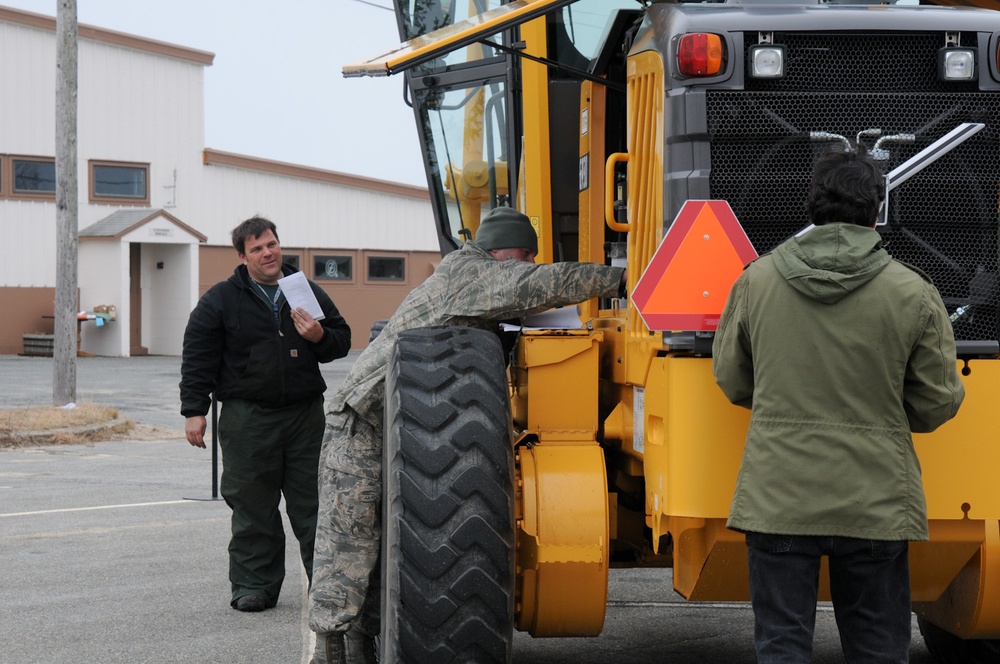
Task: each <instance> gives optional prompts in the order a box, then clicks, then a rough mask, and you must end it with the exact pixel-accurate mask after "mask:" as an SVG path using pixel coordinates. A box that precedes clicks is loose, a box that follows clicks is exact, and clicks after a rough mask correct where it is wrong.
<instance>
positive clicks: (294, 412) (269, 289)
mask: <svg viewBox="0 0 1000 664" xmlns="http://www.w3.org/2000/svg"><path fill="white" fill-rule="evenodd" d="M232 239H233V246H234V247H235V248H236V251H237V253H238V254H239V257H240V260H241V261H242V262H243V264H242V265H240V266H238V267H237V268H236V270H235V272H234V274H233V276H231V277H230V278H229V279H227V280H226V281H223V282H220V283H218V284H216V285H215V286H213V287H212V288H211V289H209V290H208V292H206V293H205V294H204V295H203V296H202V298H201V300H199V301H198V305H197V306H196V307H195V309H194V311H192V312H191V317H190V319H189V320H188V324H187V329H186V330H185V332H184V351H183V358H182V361H181V382H180V389H181V415H183V416H184V417H185V418H187V419H186V423H185V427H184V429H185V434H186V436H187V440H188V442H189V443H190V444H191V445H194V446H195V447H202V448H204V447H205V429H206V421H205V414H206V413H207V412H208V409H209V406H210V404H211V395H212V393H214V394H215V396H216V398H217V399H218V400H219V401H221V402H223V407H222V412H221V415H220V416H219V425H218V428H219V444H220V447H221V448H222V457H223V461H224V467H223V473H222V497H223V498H225V500H226V503H227V504H228V505H229V507H230V508H232V510H233V517H232V539H231V540H230V542H229V580H230V582H231V583H232V600H231V605H232V606H233V608H235V609H238V610H240V611H263V610H264V609H266V608H269V607H272V606H274V605H275V604H276V603H277V601H278V594H279V593H280V591H281V584H282V581H283V580H284V577H285V533H284V530H283V528H282V525H281V515H280V514H279V512H278V503H279V502H280V500H281V494H282V493H284V496H285V504H286V512H287V513H288V520H289V521H290V522H291V526H292V531H293V532H294V533H295V537H296V539H298V541H299V549H300V552H301V556H302V563H303V564H304V565H305V568H306V574H307V575H308V577H309V580H310V583H311V582H312V559H313V540H314V539H315V536H316V510H317V504H318V494H317V469H318V465H319V451H320V446H321V444H322V440H323V429H324V425H325V417H324V414H323V392H324V391H325V390H326V382H325V381H324V380H323V376H322V374H321V373H320V370H319V363H320V362H324V363H325V362H330V361H332V360H335V359H337V358H340V357H344V356H345V355H346V354H347V351H348V350H350V348H351V329H350V328H349V327H348V325H347V323H346V322H345V321H344V319H343V318H342V317H341V316H340V313H339V312H338V311H337V307H336V306H334V304H333V301H332V300H331V299H330V298H329V296H327V294H326V293H325V292H324V291H323V290H322V289H321V288H320V287H319V286H317V285H316V284H314V283H312V282H309V286H310V288H311V289H312V292H313V294H315V296H316V299H317V301H318V302H319V305H320V308H321V309H322V311H323V318H322V320H316V319H314V318H313V317H312V316H310V315H309V313H308V312H307V311H306V310H305V309H302V308H296V309H292V308H291V306H290V305H289V304H288V302H287V301H286V300H285V297H284V295H283V294H282V292H281V288H280V287H279V285H278V279H280V278H281V277H282V276H284V275H287V274H291V273H293V272H295V270H294V269H293V268H292V267H291V266H288V265H282V262H281V245H280V244H279V242H278V232H277V229H276V228H275V225H274V224H273V223H272V222H271V221H269V220H267V219H264V218H262V217H253V218H251V219H248V220H246V221H244V222H243V223H241V224H240V225H239V226H237V227H236V228H235V229H233V232H232Z"/></svg>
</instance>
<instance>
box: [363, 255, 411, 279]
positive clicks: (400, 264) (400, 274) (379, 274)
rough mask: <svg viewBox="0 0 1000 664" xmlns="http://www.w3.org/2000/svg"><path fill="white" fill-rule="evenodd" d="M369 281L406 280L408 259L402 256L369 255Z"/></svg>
mask: <svg viewBox="0 0 1000 664" xmlns="http://www.w3.org/2000/svg"><path fill="white" fill-rule="evenodd" d="M368 280H369V281H406V259H405V258H403V257H402V256H369V257H368Z"/></svg>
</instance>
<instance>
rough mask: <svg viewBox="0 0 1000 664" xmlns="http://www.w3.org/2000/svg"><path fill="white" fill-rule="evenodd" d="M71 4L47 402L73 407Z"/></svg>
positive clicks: (71, 7) (62, 78) (62, 90)
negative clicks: (49, 386) (52, 330)
mask: <svg viewBox="0 0 1000 664" xmlns="http://www.w3.org/2000/svg"><path fill="white" fill-rule="evenodd" d="M76 62H77V21H76V0H58V6H57V10H56V310H55V328H54V337H53V349H52V359H53V362H52V402H53V403H54V404H55V405H56V406H65V405H66V404H69V403H75V402H76V350H77V322H76V308H77V304H78V295H77V288H78V283H77V282H78V279H77V241H78V228H79V221H78V215H79V199H78V196H77V187H78V184H77V183H78V179H77V166H76V88H77V66H76Z"/></svg>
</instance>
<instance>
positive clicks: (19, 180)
mask: <svg viewBox="0 0 1000 664" xmlns="http://www.w3.org/2000/svg"><path fill="white" fill-rule="evenodd" d="M12 161H13V167H14V193H15V194H26V195H41V196H50V195H51V196H55V193H56V162H55V160H52V159H17V158H15V159H13V160H12Z"/></svg>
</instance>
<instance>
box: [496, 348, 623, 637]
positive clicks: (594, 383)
mask: <svg viewBox="0 0 1000 664" xmlns="http://www.w3.org/2000/svg"><path fill="white" fill-rule="evenodd" d="M603 340H604V335H603V333H601V332H588V331H580V332H569V333H539V332H531V333H526V334H525V335H524V336H523V337H522V339H521V343H520V344H519V346H518V353H517V358H516V360H515V362H514V365H513V366H512V367H511V371H512V375H513V379H514V380H513V393H512V396H511V410H512V415H513V420H514V425H515V427H516V428H517V429H519V430H520V431H521V432H522V434H521V438H520V439H519V441H518V447H517V451H516V454H515V459H516V461H515V487H516V500H515V518H516V524H517V526H516V532H517V539H516V542H517V552H516V568H517V569H516V572H517V573H516V577H517V586H516V589H515V625H516V627H517V629H519V630H522V631H527V632H529V633H531V634H532V635H533V636H595V635H597V634H599V633H600V632H601V629H602V628H603V626H604V611H605V606H606V604H607V589H608V556H609V549H608V543H609V535H608V511H609V508H608V492H607V477H606V472H605V466H604V452H603V450H602V449H601V447H600V445H598V444H597V438H596V434H597V413H598V393H597V390H598V374H599V364H600V354H599V350H600V344H601V342H602V341H603Z"/></svg>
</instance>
